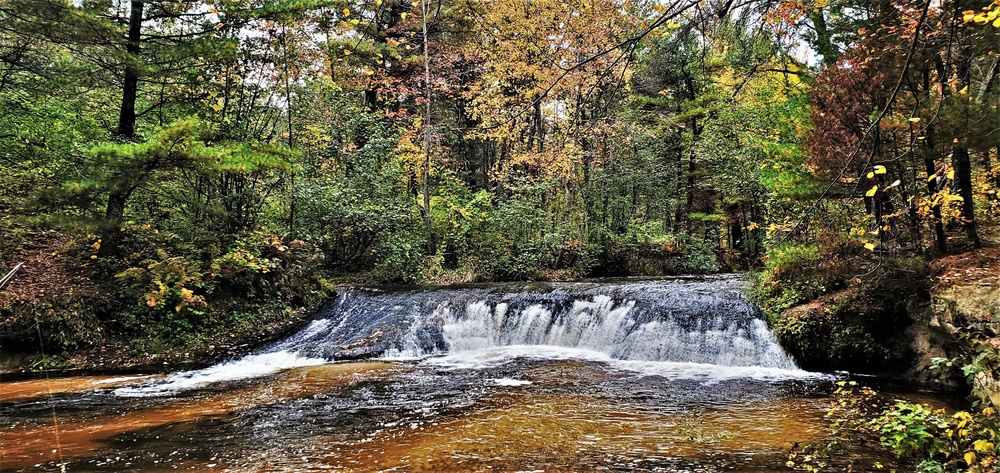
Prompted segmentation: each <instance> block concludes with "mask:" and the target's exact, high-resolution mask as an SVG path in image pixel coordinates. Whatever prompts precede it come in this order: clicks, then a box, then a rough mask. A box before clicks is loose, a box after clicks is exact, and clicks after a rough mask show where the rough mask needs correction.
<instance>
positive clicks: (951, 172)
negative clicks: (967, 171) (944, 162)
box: [947, 169, 955, 179]
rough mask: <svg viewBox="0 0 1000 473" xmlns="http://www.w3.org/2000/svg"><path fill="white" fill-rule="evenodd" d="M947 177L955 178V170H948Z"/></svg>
mask: <svg viewBox="0 0 1000 473" xmlns="http://www.w3.org/2000/svg"><path fill="white" fill-rule="evenodd" d="M947 177H948V179H954V178H955V170H954V169H952V170H951V171H948V174H947Z"/></svg>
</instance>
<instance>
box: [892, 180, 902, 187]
mask: <svg viewBox="0 0 1000 473" xmlns="http://www.w3.org/2000/svg"><path fill="white" fill-rule="evenodd" d="M900 184H901V182H900V181H899V179H896V180H895V181H893V182H892V184H889V187H896V186H898V185H900Z"/></svg>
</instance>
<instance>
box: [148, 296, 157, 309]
mask: <svg viewBox="0 0 1000 473" xmlns="http://www.w3.org/2000/svg"><path fill="white" fill-rule="evenodd" d="M146 305H148V306H150V307H156V297H154V296H149V298H147V299H146Z"/></svg>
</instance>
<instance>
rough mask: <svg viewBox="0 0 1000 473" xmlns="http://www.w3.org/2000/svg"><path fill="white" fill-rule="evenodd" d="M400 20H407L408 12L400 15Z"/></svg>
mask: <svg viewBox="0 0 1000 473" xmlns="http://www.w3.org/2000/svg"><path fill="white" fill-rule="evenodd" d="M399 18H400V19H403V20H405V19H406V12H403V13H400V14H399Z"/></svg>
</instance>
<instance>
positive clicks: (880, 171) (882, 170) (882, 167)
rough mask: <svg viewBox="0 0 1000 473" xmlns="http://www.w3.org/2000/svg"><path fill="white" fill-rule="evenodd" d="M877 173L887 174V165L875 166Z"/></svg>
mask: <svg viewBox="0 0 1000 473" xmlns="http://www.w3.org/2000/svg"><path fill="white" fill-rule="evenodd" d="M875 174H885V166H875Z"/></svg>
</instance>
